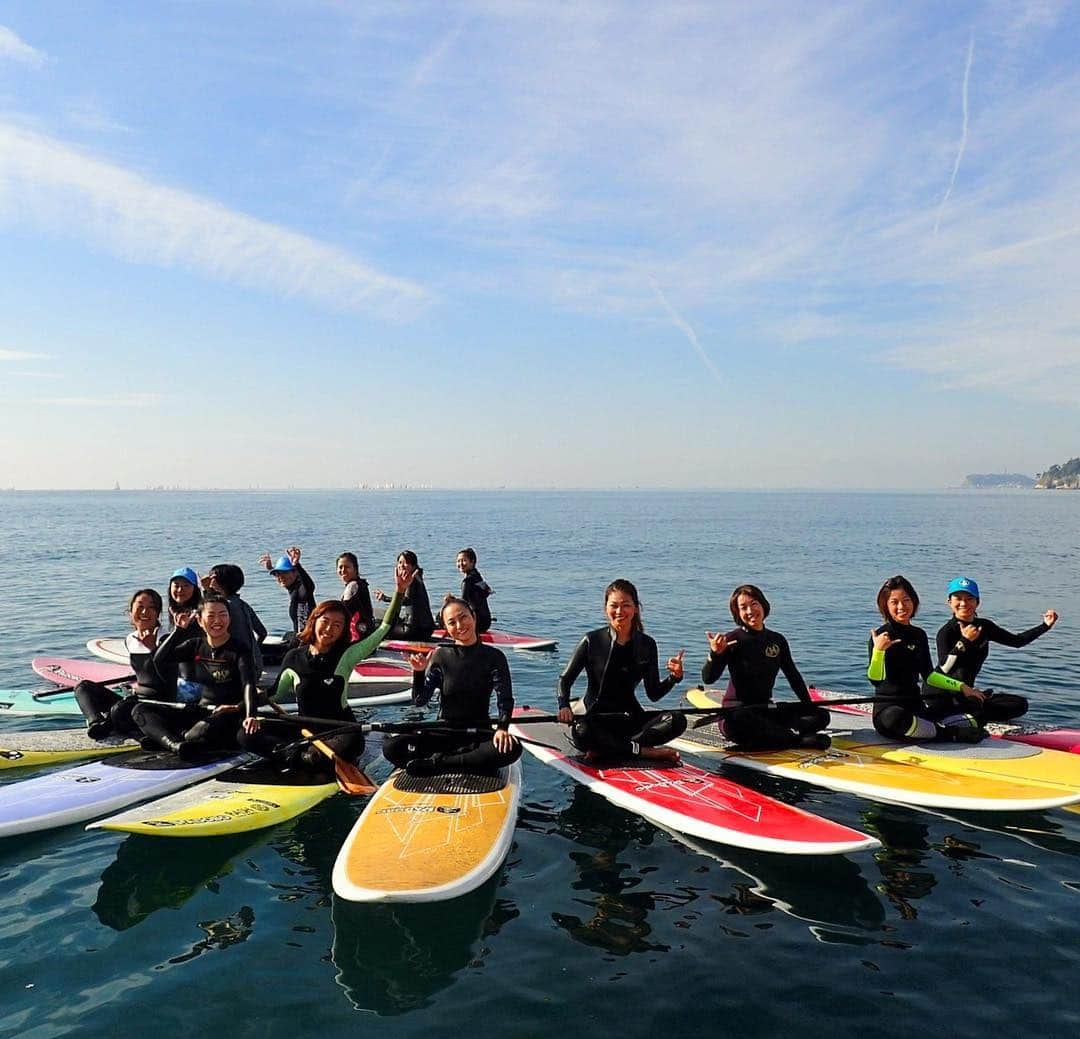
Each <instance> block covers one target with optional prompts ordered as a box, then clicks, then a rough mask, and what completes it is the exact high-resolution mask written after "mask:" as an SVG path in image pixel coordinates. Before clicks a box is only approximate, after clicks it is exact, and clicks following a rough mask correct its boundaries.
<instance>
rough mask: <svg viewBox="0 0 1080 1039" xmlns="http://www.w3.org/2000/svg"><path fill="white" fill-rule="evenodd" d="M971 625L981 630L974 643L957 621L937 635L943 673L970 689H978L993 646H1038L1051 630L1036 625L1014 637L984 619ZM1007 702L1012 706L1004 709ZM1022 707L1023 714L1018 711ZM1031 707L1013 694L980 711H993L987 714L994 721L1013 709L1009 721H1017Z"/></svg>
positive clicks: (996, 695)
mask: <svg viewBox="0 0 1080 1039" xmlns="http://www.w3.org/2000/svg"><path fill="white" fill-rule="evenodd" d="M971 623H972V624H974V625H975V626H976V627H977V628H978V629H979V637H978V638H977V639H975V641H974V642H970V641H968V640H967V639H966V638H964V636H963V635H962V634H961V632H960V622H959V621H958V620H957V619H956V618H955V617H953V618H951V619H950V620H948V621H946V622H945V623H944V624H943V625H942V627H941V630H940V631H939V632H938V633H937V653H938V668H939V670H941V671H943V672H944V673H945V674H947V675H951V676H952V677H953V678H958V679H960V681H961V682H964V683H966V684H967V685H975V680H976V679H977V678H978V677H979V671H980V670H982V666H983V664H985V663H986V658H987V656H989V654H990V643H991V642H997V643H1000V644H1001V645H1002V646H1011V647H1012V648H1013V649H1019V648H1020V647H1021V646H1026V645H1028V643H1030V642H1034V641H1035V640H1036V639H1037V638H1038V637H1039V636H1040V635H1045V634H1046V633H1047V632H1048V631H1049V630H1050V625H1049V624H1036V625H1035V627H1034V628H1028V630H1027V631H1022V632H1020V633H1019V634H1014V633H1013V632H1011V631H1006V630H1005V629H1004V628H1002V627H999V626H998V625H997V624H995V623H994V622H993V621H989V620H985V619H984V618H982V617H976V618H975V619H974V620H973V621H971ZM1003 700H1007V701H1008V703H1007V704H1005V705H1002V703H1001V701H1003ZM1021 705H1022V706H1023V710H1017V708H1018V707H1020V706H1021ZM1027 706H1028V704H1027V700H1025V699H1024V698H1023V697H1022V696H1013V695H1011V694H1009V693H994V694H992V695H991V696H990V697H989V698H988V701H987V702H986V703H984V704H983V705H982V707H981V708H980V710H984V711H986V710H989V711H990V712H991V713H990V714H987V717H988V718H990V717H991V714H994V715H996V714H997V713H998V712H999V711H1000V710H1002V709H1012V710H1013V713H1012V714H1009V715H1007V717H1009V718H1016V717H1019V715H1021V714H1023V713H1024V711H1026V710H1027ZM993 720H995V721H1004V720H1005V719H1004V718H996V717H995V718H994V719H993Z"/></svg>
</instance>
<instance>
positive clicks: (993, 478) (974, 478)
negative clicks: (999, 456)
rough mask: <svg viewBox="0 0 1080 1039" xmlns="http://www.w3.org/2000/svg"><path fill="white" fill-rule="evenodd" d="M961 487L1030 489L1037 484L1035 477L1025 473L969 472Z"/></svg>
mask: <svg viewBox="0 0 1080 1039" xmlns="http://www.w3.org/2000/svg"><path fill="white" fill-rule="evenodd" d="M960 486H961V487H969V488H970V487H974V488H977V489H979V490H982V489H984V488H987V487H992V488H995V489H998V490H1000V489H1001V488H1004V487H1016V488H1022V489H1023V490H1030V489H1031V488H1032V487H1034V486H1035V478H1034V477H1032V476H1025V475H1024V474H1023V473H968V475H967V476H965V477H964V482H963V483H962V484H961V485H960Z"/></svg>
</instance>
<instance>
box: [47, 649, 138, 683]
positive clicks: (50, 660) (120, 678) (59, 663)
mask: <svg viewBox="0 0 1080 1039" xmlns="http://www.w3.org/2000/svg"><path fill="white" fill-rule="evenodd" d="M30 666H31V667H32V668H33V669H34V674H36V675H38V676H40V677H41V678H44V679H45V680H46V681H48V682H52V684H53V685H58V686H60V687H62V688H64V689H74V688H75V686H77V685H78V684H79V683H80V682H82V681H84V680H86V681H89V682H100V683H101V684H102V685H113V684H118V683H120V682H128V681H130V680H131V679H132V678H133V677H134V676H133V675H132V673H131V664H130V662H125V663H124V664H110V663H104V662H99V661H97V660H66V659H64V658H63V657H34V659H33V660H31V661H30Z"/></svg>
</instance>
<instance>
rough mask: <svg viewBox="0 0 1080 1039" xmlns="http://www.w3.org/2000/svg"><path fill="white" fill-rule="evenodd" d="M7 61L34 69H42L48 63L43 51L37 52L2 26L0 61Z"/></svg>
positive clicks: (0, 28)
mask: <svg viewBox="0 0 1080 1039" xmlns="http://www.w3.org/2000/svg"><path fill="white" fill-rule="evenodd" d="M5 59H6V60H8V61H17V62H20V63H21V64H23V65H30V66H32V67H33V68H41V67H42V66H43V65H44V64H45V62H46V57H45V55H44V54H42V52H41V51H39V50H35V49H34V48H33V47H31V46H30V44H28V43H26V42H24V41H23V40H21V39H20V38H19V37H18V36H16V35H15V33H13V32H12V31H11V30H10V29H9V28H7V27H6V26H4V25H0V61H3V60H5Z"/></svg>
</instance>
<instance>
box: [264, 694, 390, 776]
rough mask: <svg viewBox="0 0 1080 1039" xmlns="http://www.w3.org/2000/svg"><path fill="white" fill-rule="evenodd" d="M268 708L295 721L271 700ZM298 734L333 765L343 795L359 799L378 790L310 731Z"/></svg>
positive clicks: (303, 730)
mask: <svg viewBox="0 0 1080 1039" xmlns="http://www.w3.org/2000/svg"><path fill="white" fill-rule="evenodd" d="M270 706H271V707H272V708H273V709H274V710H275V711H276V712H277V713H278V714H279V715H281V716H282V717H283V718H287V719H288V720H289V721H295V720H296V719H294V718H292V717H291V716H290V715H288V714H286V713H285V710H284V708H282V707H281V706H279V705H278V704H276V703H274V702H273V701H272V700H271V701H270ZM300 733H301V735H302V736H303V737H304V738H305V739H306V740H308V741H309V742H310V743H311V745H312V746H313V747H314V748H315V749H316V750H318V751H320V752H322V753H323V754H325V755H326V756H327V757H328V758H329V759H330V760H331V761H332V762H333V763H334V775H335V776H337V781H338V786H339V787H341V789H342V791H343V792H344V793H346V794H348V795H349V796H350V797H361V796H364V795H367V794H373V793H375V791H376V790H378V789H379V788H378V787H377V786H376V785H375V784H374V783H372V781H371V780H370V779H368V777H367V776H366V775H365V774H364V772H363V770H362V769H359V768H357V767H356V766H355V765H352V764H350V763H349V762H348V761H346V760H345V759H344V758H343V757H341V755H340V754H337V753H335V751H334V749H333V748H332V747H330V746H329V745H328V744H326V743H324V742H323V741H322V740H320V739H318V737H316V735H315V734H314V733H313V732H312V731H311V730H310V729H307V728H303V729H301V730H300Z"/></svg>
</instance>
